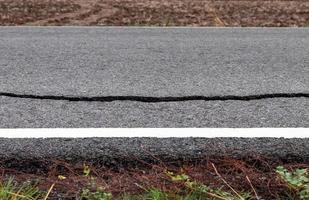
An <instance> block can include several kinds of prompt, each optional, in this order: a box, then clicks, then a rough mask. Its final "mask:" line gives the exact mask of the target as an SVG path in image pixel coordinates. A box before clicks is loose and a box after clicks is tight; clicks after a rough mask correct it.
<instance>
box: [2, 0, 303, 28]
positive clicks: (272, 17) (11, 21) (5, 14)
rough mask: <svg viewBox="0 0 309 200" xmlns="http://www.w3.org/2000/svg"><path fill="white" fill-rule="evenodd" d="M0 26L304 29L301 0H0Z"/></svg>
mask: <svg viewBox="0 0 309 200" xmlns="http://www.w3.org/2000/svg"><path fill="white" fill-rule="evenodd" d="M0 25H42V26H46V25H89V26H91V25H99V26H124V25H128V26H222V27H223V26H227V27H248V26H250V27H252V26H262V27H294V26H295V27H306V26H309V1H301V0H296V1H292V0H268V1H265V0H0Z"/></svg>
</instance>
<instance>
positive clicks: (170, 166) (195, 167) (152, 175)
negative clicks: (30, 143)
mask: <svg viewBox="0 0 309 200" xmlns="http://www.w3.org/2000/svg"><path fill="white" fill-rule="evenodd" d="M137 162H139V163H140V164H138V166H130V167H122V168H119V166H114V167H113V166H93V165H92V166H91V164H89V165H90V168H91V174H90V175H91V176H93V177H95V179H92V181H90V178H89V177H85V176H83V164H82V163H81V164H74V165H72V164H69V163H66V162H62V161H53V164H51V165H49V168H48V170H46V171H45V170H43V171H32V172H31V171H28V170H26V171H24V170H20V169H16V168H4V167H1V165H0V182H1V181H2V180H4V179H7V177H12V176H13V177H15V180H16V181H18V182H25V181H27V182H29V181H33V182H39V187H40V188H41V189H42V190H45V191H47V190H48V189H49V187H50V186H51V185H52V184H53V183H55V188H54V189H53V192H52V196H51V197H54V198H55V199H75V197H76V196H78V194H80V192H81V190H82V188H85V187H87V186H89V183H90V182H92V184H93V181H94V182H95V183H96V186H97V187H102V188H104V189H105V191H106V192H111V193H113V195H114V196H119V195H123V194H124V193H127V194H128V193H129V194H140V193H143V191H144V189H142V188H145V189H151V188H158V189H161V190H162V191H166V192H169V191H171V192H175V191H182V190H183V189H184V188H185V187H184V185H183V184H179V183H175V182H171V180H170V178H169V177H168V176H167V175H166V171H172V172H174V173H176V174H177V173H185V174H187V175H189V176H190V177H191V180H195V181H198V182H201V183H203V184H205V185H207V186H210V187H211V188H223V190H225V191H229V188H228V187H227V185H226V184H225V183H224V182H223V181H222V178H220V177H219V176H218V175H217V174H216V173H215V170H214V168H213V166H212V163H213V164H214V165H215V167H216V169H217V170H218V172H219V174H220V175H221V176H222V177H223V179H225V180H226V181H227V182H228V184H229V185H231V186H232V187H233V188H234V189H236V190H237V191H247V192H252V187H251V186H250V183H249V181H248V179H247V178H246V176H247V177H248V178H249V180H250V182H251V183H252V185H253V188H254V189H255V190H256V192H257V194H258V196H260V197H261V198H262V199H264V200H268V199H269V200H273V199H288V198H287V193H290V195H292V196H293V199H298V196H297V194H296V193H295V192H293V191H291V188H288V187H287V185H286V184H284V183H283V182H282V181H281V180H280V179H279V178H278V176H277V175H276V173H275V168H276V167H277V166H279V165H283V166H285V168H287V169H289V170H295V169H297V168H307V169H309V164H308V163H286V162H285V163H282V161H274V160H270V159H266V158H261V157H259V156H255V157H250V158H249V157H248V158H244V159H242V160H240V159H234V158H231V157H227V158H207V159H204V160H198V161H197V160H196V161H194V162H193V161H190V162H179V163H177V164H175V163H161V164H147V163H145V162H144V161H137ZM59 175H61V176H64V177H66V179H64V180H59V178H58V176H59ZM56 196H57V198H56ZM60 197H61V198H60ZM51 199H53V198H51Z"/></svg>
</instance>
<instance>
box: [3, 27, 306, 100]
mask: <svg viewBox="0 0 309 200" xmlns="http://www.w3.org/2000/svg"><path fill="white" fill-rule="evenodd" d="M308 35H309V29H306V28H304V29H295V28H294V29H293V28H286V29H277V28H273V29H272V28H270V29H265V28H247V29H246V28H245V29H239V28H227V29H222V28H219V29H217V28H78V27H72V28H70V27H65V28H54V27H52V28H51V27H50V28H34V27H27V28H26V27H24V28H21V27H4V28H0V36H1V37H0V47H1V48H0V66H1V67H0V91H2V92H11V93H18V94H34V95H64V96H191V95H203V96H216V95H256V94H265V93H267V94H269V93H301V92H302V93H309V87H308V86H309V67H308V66H309V59H308V55H309V48H308V46H309V37H308Z"/></svg>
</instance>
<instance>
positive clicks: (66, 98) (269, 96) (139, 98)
mask: <svg viewBox="0 0 309 200" xmlns="http://www.w3.org/2000/svg"><path fill="white" fill-rule="evenodd" d="M0 96H5V97H14V98H23V99H41V100H59V101H84V102H91V101H98V102H111V101H138V102H148V103H156V102H177V101H198V100H201V101H228V100H234V101H252V100H260V99H273V98H300V97H306V98H309V93H273V94H259V95H246V96H236V95H226V96H181V97H148V96H97V97H96V96H93V97H74V96H52V95H31V94H15V93H7V92H0Z"/></svg>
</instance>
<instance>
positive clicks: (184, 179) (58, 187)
mask: <svg viewBox="0 0 309 200" xmlns="http://www.w3.org/2000/svg"><path fill="white" fill-rule="evenodd" d="M229 162H231V161H229ZM233 163H234V167H233V168H231V167H228V169H229V170H231V169H233V170H235V169H236V170H238V172H236V173H235V172H233V173H232V171H228V172H227V171H225V170H224V169H227V168H226V165H227V163H225V167H223V166H224V165H222V163H217V164H214V163H213V162H208V163H199V164H194V165H190V167H189V168H188V166H186V165H184V164H183V165H181V166H178V167H176V165H170V166H166V165H152V167H151V168H140V167H138V168H134V169H113V170H111V169H108V168H104V170H103V171H100V170H99V169H98V168H94V167H92V166H90V165H86V164H84V165H82V166H81V167H79V168H78V169H71V168H70V166H69V165H68V164H65V163H63V165H61V167H60V166H59V163H58V165H57V168H58V170H57V171H55V170H54V168H53V167H51V169H50V170H51V171H50V172H49V173H48V175H47V176H48V178H46V179H43V178H42V177H40V176H38V175H37V176H29V175H27V176H25V175H26V173H25V172H21V173H19V174H16V173H15V176H13V173H12V172H13V171H12V170H11V169H7V170H6V171H3V173H2V174H3V175H2V178H1V179H0V199H1V200H48V199H57V198H59V196H61V197H63V198H64V199H76V200H113V199H116V200H117V199H119V200H204V199H205V200H208V199H209V200H249V199H258V200H262V199H276V200H285V199H291V200H294V199H301V200H303V199H304V200H305V199H309V173H308V166H307V165H306V164H301V166H302V167H301V168H299V167H298V166H300V165H292V166H291V165H290V166H289V165H288V166H286V167H284V166H278V167H273V168H271V169H270V171H271V176H266V174H267V173H268V172H267V169H265V168H264V167H265V166H266V165H269V164H265V166H262V165H261V163H259V164H258V165H259V166H258V167H255V168H258V170H260V172H261V174H259V175H258V176H259V177H258V178H259V182H257V181H256V178H257V177H256V174H254V173H253V171H252V169H250V170H248V169H247V170H244V168H243V167H244V166H241V163H242V162H240V161H239V160H233ZM247 164H248V163H247ZM255 165H256V163H255ZM195 167H196V168H195ZM241 168H243V170H240V169H241ZM66 170H68V171H70V173H66ZM109 170H110V171H109ZM114 170H115V171H117V172H115V171H114ZM132 170H133V171H132ZM262 171H264V172H262ZM221 172H223V174H221ZM263 173H264V174H263ZM102 174H104V175H103V176H102ZM108 174H109V176H108ZM210 175H211V176H210ZM124 177H125V178H124ZM141 177H142V179H140V178H141ZM201 177H204V178H205V177H207V178H205V179H203V178H201ZM265 177H267V179H268V180H265V181H262V180H263V179H265ZM235 180H236V181H235ZM117 181H118V182H117ZM127 181H128V183H127ZM272 181H273V183H271V182H272ZM266 182H268V184H269V185H268V190H269V191H271V193H272V196H271V195H270V194H267V193H266V191H265V190H262V189H261V188H263V186H264V185H265V183H266ZM274 183H276V184H277V185H275V186H276V187H274V186H271V184H274ZM66 184H67V185H66ZM76 185H77V186H78V187H76V188H70V187H73V186H76ZM240 185H241V186H240ZM117 187H119V188H118V190H115V189H117ZM132 188H135V189H132ZM64 191H66V193H65V192H64ZM69 191H71V192H72V191H74V192H75V193H74V195H72V194H71V195H69V196H68V192H69Z"/></svg>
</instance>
